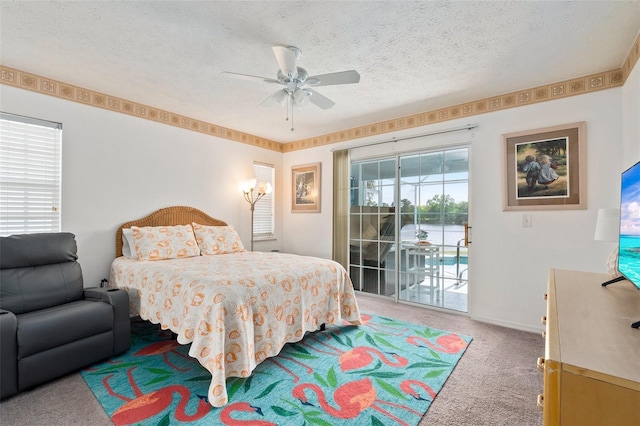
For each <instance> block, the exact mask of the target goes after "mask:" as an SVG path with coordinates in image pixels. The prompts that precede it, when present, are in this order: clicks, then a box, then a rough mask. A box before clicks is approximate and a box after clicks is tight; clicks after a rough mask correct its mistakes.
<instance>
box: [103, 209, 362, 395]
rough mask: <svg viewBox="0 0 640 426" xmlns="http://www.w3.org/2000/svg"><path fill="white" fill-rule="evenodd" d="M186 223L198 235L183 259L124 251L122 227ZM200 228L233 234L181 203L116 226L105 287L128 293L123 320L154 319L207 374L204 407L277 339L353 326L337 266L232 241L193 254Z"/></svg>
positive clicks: (345, 283) (353, 313) (350, 298)
mask: <svg viewBox="0 0 640 426" xmlns="http://www.w3.org/2000/svg"><path fill="white" fill-rule="evenodd" d="M186 225H192V229H193V232H194V234H197V235H198V237H197V238H196V241H197V243H198V245H199V246H201V248H202V250H201V251H200V253H199V254H198V255H195V254H194V253H195V252H193V251H191V248H190V247H191V246H190V245H188V246H187V249H186V252H183V255H184V253H187V254H186V255H184V257H178V258H168V259H163V260H148V259H147V258H145V257H140V256H142V255H140V253H144V250H143V249H141V247H140V246H139V245H138V244H137V243H136V244H135V246H136V249H139V251H138V253H137V255H138V256H139V257H138V258H136V257H135V256H133V257H132V255H131V254H130V253H129V251H130V250H131V247H127V242H128V241H129V238H130V236H129V235H130V234H127V236H126V238H125V239H124V240H123V229H124V230H125V232H132V231H131V230H134V231H135V232H136V234H135V235H136V237H139V236H140V235H143V233H144V232H146V231H145V230H160V229H161V230H162V231H163V232H166V229H170V230H171V232H173V231H175V230H181V229H183V228H181V226H186ZM151 227H153V228H151ZM202 229H205V230H207V231H211V232H215V233H216V234H215V235H217V237H216V238H218V240H220V237H219V234H218V232H222V231H224V232H231V234H233V233H234V232H235V231H229V230H230V229H231V230H232V227H231V226H229V225H227V223H226V222H224V221H222V220H219V219H215V218H212V217H210V216H209V215H207V214H206V213H204V212H202V211H200V210H198V209H195V208H192V207H183V206H177V207H168V208H164V209H161V210H158V211H156V212H154V213H152V214H151V215H149V216H147V217H144V218H142V219H139V220H134V221H131V222H127V223H125V224H123V225H122V226H120V227H119V228H118V230H117V232H116V259H115V260H114V261H113V263H112V265H111V271H110V279H109V286H111V287H117V288H122V289H124V290H126V291H127V292H128V293H129V299H130V310H131V315H132V316H136V315H139V316H140V317H141V318H142V319H144V320H148V321H150V322H152V323H154V324H160V325H161V327H162V328H163V329H169V330H171V331H172V332H174V333H175V334H176V335H177V341H178V342H179V343H180V344H191V347H190V349H189V355H190V356H192V357H194V358H196V359H197V360H198V361H199V362H200V364H202V366H203V367H204V368H206V369H207V370H208V371H209V372H210V373H211V384H210V385H209V391H208V400H209V403H210V404H211V405H213V406H214V407H221V406H224V405H225V404H226V403H227V391H226V385H225V382H226V379H227V378H228V377H248V376H249V375H250V374H251V372H252V371H253V369H254V368H255V367H256V366H257V365H258V364H259V363H260V362H262V361H263V360H265V359H266V358H268V357H272V356H275V355H277V354H278V353H279V352H280V350H281V349H282V347H283V346H284V345H285V344H286V343H288V342H296V341H299V340H302V339H303V338H304V336H305V333H307V332H313V331H316V330H318V329H319V328H320V327H321V326H322V325H324V324H341V323H342V322H343V321H348V322H350V323H351V324H355V325H359V324H360V312H359V309H358V305H357V301H356V298H355V293H354V290H353V286H352V284H351V280H350V279H349V277H348V274H347V272H346V271H345V269H344V268H343V267H342V266H341V265H340V264H339V263H337V262H334V261H332V260H328V259H321V258H317V257H310V256H297V255H293V254H285V253H271V252H250V251H246V250H244V248H243V247H242V245H241V244H240V246H239V247H238V246H235V250H231V249H230V250H229V251H231V252H224V250H222V251H220V252H216V253H220V254H213V255H212V254H208V255H203V254H202V253H208V251H207V250H208V248H207V245H206V244H205V243H203V241H205V240H206V237H205V238H204V239H203V238H201V237H202V231H201V230H202ZM212 230H213V231H212ZM149 232H150V231H149ZM150 235H151V234H150ZM225 235H226V234H225ZM229 235H230V234H229ZM236 235H237V234H236ZM189 238H190V236H189ZM237 238H238V239H239V237H237ZM229 239H230V238H227V242H228V240H229ZM136 241H138V240H136ZM190 241H191V240H189V241H188V242H190ZM205 242H206V241H205ZM191 245H192V244H191ZM227 247H228V246H227ZM123 249H124V251H125V254H126V255H123ZM186 256H189V257H186Z"/></svg>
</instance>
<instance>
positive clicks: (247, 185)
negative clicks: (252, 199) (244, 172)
mask: <svg viewBox="0 0 640 426" xmlns="http://www.w3.org/2000/svg"><path fill="white" fill-rule="evenodd" d="M255 187H256V180H255V179H249V180H246V181H244V182H242V184H241V188H242V192H249V191H251V190H252V189H253V188H255Z"/></svg>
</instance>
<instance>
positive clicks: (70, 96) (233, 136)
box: [0, 65, 283, 152]
mask: <svg viewBox="0 0 640 426" xmlns="http://www.w3.org/2000/svg"><path fill="white" fill-rule="evenodd" d="M0 83H1V84H6V85H10V86H15V87H19V88H21V89H26V90H31V91H34V92H38V93H42V94H45V95H51V96H55V97H57V98H61V99H66V100H69V101H74V102H79V103H82V104H86V105H91V106H94V107H98V108H103V109H107V110H110V111H115V112H120V113H123V114H128V115H132V116H134V117H139V118H145V119H147V120H152V121H156V122H158V123H163V124H168V125H170V126H175V127H181V128H183V129H187V130H192V131H194V132H199V133H205V134H207V135H212V136H217V137H220V138H224V139H229V140H232V141H235V142H241V143H245V144H248V145H253V146H257V147H260V148H266V149H270V150H273V151H277V152H283V144H281V143H280V142H276V141H272V140H270V139H266V138H261V137H259V136H255V135H251V134H249V133H244V132H240V131H238V130H233V129H229V128H226V127H222V126H218V125H217V124H212V123H207V122H205V121H201V120H196V119H193V118H189V117H186V116H184V115H180V114H175V113H173V112H169V111H164V110H161V109H158V108H154V107H151V106H148V105H143V104H140V103H137V102H133V101H129V100H126V99H122V98H118V97H115V96H110V95H105V94H104V93H100V92H96V91H93V90H90V89H85V88H82V87H78V86H74V85H72V84H68V83H63V82H60V81H57V80H53V79H50V78H47V77H42V76H39V75H36V74H31V73H27V72H24V71H20V70H17V69H14V68H9V67H6V66H4V65H0Z"/></svg>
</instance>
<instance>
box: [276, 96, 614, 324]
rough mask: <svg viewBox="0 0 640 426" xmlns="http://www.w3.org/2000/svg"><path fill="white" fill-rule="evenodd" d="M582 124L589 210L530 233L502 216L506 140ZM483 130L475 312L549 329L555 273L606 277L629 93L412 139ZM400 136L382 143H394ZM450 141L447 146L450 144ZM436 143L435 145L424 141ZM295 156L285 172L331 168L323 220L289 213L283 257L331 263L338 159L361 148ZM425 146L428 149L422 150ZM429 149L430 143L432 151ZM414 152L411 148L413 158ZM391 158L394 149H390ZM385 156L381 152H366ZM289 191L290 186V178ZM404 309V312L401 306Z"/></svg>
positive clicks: (524, 110)
mask: <svg viewBox="0 0 640 426" xmlns="http://www.w3.org/2000/svg"><path fill="white" fill-rule="evenodd" d="M578 121H586V122H587V130H586V147H587V153H586V160H587V161H586V167H584V168H583V169H582V170H581V172H582V173H586V174H587V206H588V208H587V209H586V210H561V211H535V212H527V213H531V214H532V216H533V227H531V228H522V212H503V211H502V184H501V182H502V147H501V145H502V139H501V135H502V134H505V133H511V132H516V131H521V130H533V129H537V128H543V127H548V126H553V125H560V124H568V123H573V122H578ZM468 123H476V124H478V128H476V129H474V130H473V135H472V138H471V146H472V151H471V156H472V160H471V189H470V191H471V200H470V205H471V220H470V224H471V226H472V227H473V229H472V241H473V243H472V248H471V249H470V250H471V251H470V259H471V260H470V268H469V273H470V285H469V313H470V315H471V316H472V317H473V318H475V319H478V320H483V321H487V322H492V323H496V324H501V325H506V326H509V327H514V328H520V329H525V330H542V329H543V326H542V325H541V323H540V317H541V316H542V315H543V314H544V313H545V311H546V305H545V301H544V300H543V294H544V293H545V292H546V285H547V273H548V270H549V268H563V269H576V270H585V271H594V272H603V273H604V272H606V265H605V263H606V258H607V256H608V254H609V252H610V251H611V250H612V249H613V247H614V245H613V243H604V242H598V241H594V239H593V236H594V230H595V222H596V216H597V210H598V208H602V207H615V206H616V205H618V204H619V194H618V192H619V190H618V188H619V178H620V175H619V174H620V165H621V162H622V149H623V145H622V142H621V141H622V89H621V88H615V89H610V90H606V91H600V92H595V93H591V94H587V95H582V96H575V97H570V98H564V99H561V100H557V101H551V102H545V103H540V104H534V105H530V106H527V107H520V108H513V109H509V110H504V111H498V112H494V113H489V114H484V115H479V116H474V117H471V118H468V119H464V120H456V121H450V122H447V123H441V124H438V125H433V126H425V127H423V128H421V129H418V130H416V129H414V130H412V133H413V134H416V133H417V132H418V133H428V132H432V131H434V130H440V129H444V128H452V127H458V126H462V125H465V124H468ZM392 136H397V137H398V138H400V137H401V136H403V135H401V134H397V135H386V136H383V137H378V140H389V139H391V137H392ZM445 139H446V140H445ZM468 139H469V136H467V135H458V136H448V137H447V138H443V137H440V136H439V137H434V138H433V142H432V146H433V147H439V146H442V145H443V144H444V145H446V144H450V143H456V144H457V143H463V142H465V140H468ZM429 140H431V139H430V138H427V139H426V141H429ZM358 142H359V141H350V142H349V143H344V144H341V145H335V146H326V147H320V148H315V149H313V150H304V151H297V152H291V153H287V154H285V155H284V162H283V167H284V170H288V169H289V168H290V167H291V165H297V164H299V163H304V162H309V160H308V159H309V158H312V157H313V158H318V159H320V160H321V161H322V162H323V164H322V167H323V182H322V193H323V200H322V212H321V213H320V214H299V213H298V214H291V213H290V210H289V208H288V207H287V208H285V209H284V218H285V223H286V232H285V236H284V240H283V250H285V251H292V252H297V253H302V254H313V255H319V256H327V257H328V256H330V255H331V233H330V232H328V230H330V229H331V220H332V213H331V206H332V202H331V199H330V198H329V197H330V194H331V185H332V175H331V165H332V156H331V152H330V150H331V149H332V148H336V147H344V146H349V145H353V144H355V143H358ZM362 142H365V141H364V140H363V141H362ZM420 143H422V144H423V145H424V143H423V142H420ZM426 145H427V146H428V145H429V143H427V144H426ZM406 147H407V145H406V143H405V147H404V148H403V149H406ZM389 149H390V150H392V149H396V148H389ZM368 150H370V151H371V152H372V153H376V152H378V153H379V152H381V150H383V148H381V147H380V146H377V147H372V148H368ZM284 180H285V181H287V182H288V183H289V184H290V178H288V179H287V178H285V179H284ZM398 309H402V308H401V306H399V307H398Z"/></svg>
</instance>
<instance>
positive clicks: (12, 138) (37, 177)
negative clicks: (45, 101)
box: [0, 113, 62, 236]
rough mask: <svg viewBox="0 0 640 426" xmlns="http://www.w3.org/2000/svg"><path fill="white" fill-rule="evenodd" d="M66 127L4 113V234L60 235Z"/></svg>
mask: <svg viewBox="0 0 640 426" xmlns="http://www.w3.org/2000/svg"><path fill="white" fill-rule="evenodd" d="M61 145H62V124H60V123H54V122H51V121H45V120H39V119H35V118H29V117H22V116H19V115H14V114H7V113H0V235H2V236H7V235H12V234H31V233H35V232H59V231H60V182H61V180H60V178H61V168H62V165H61Z"/></svg>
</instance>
